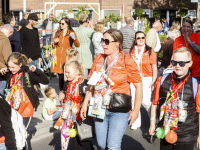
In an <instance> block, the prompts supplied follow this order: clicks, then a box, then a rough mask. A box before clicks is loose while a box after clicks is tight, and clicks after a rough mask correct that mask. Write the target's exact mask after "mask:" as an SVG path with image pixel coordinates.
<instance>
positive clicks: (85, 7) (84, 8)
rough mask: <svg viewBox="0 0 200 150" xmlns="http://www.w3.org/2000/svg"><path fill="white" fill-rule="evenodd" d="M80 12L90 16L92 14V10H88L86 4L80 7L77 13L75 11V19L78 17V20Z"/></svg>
mask: <svg viewBox="0 0 200 150" xmlns="http://www.w3.org/2000/svg"><path fill="white" fill-rule="evenodd" d="M80 14H84V15H85V16H88V15H89V14H90V11H89V10H87V6H86V5H85V6H79V7H78V10H77V13H75V15H74V19H76V20H77V21H78V20H79V15H80Z"/></svg>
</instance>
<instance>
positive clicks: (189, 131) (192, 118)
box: [158, 74, 199, 144]
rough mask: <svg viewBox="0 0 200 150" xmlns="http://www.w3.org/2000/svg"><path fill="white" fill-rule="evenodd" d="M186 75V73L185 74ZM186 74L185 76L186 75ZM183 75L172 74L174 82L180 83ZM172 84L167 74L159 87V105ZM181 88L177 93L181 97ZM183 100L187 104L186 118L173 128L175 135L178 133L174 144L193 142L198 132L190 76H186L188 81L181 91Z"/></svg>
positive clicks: (197, 118)
mask: <svg viewBox="0 0 200 150" xmlns="http://www.w3.org/2000/svg"><path fill="white" fill-rule="evenodd" d="M187 75H188V74H187ZM187 75H186V76H187ZM186 76H185V77H183V78H178V77H177V76H176V75H175V74H174V79H175V82H176V84H178V83H180V81H182V80H184V79H185V78H186ZM171 85H172V81H171V74H169V75H168V76H167V77H166V78H165V80H164V82H163V84H162V86H161V88H160V97H161V98H162V97H163V98H162V99H160V103H159V107H161V105H162V104H163V103H164V102H165V97H166V96H167V92H168V91H169V88H170V86H171ZM182 90H183V89H181V91H180V93H179V97H180V98H181V97H182V96H181V94H182ZM183 101H184V102H186V103H187V104H188V106H187V108H186V110H187V118H186V121H185V122H178V129H177V130H174V131H175V132H176V133H177V135H178V140H177V142H176V144H180V143H181V144H182V143H184V144H186V143H187V144H188V143H194V142H196V140H197V137H198V134H199V113H198V112H196V103H195V100H194V95H193V85H192V76H190V77H189V78H188V81H187V82H186V83H185V85H184V91H183ZM163 120H164V117H163V119H162V120H161V121H160V122H159V123H158V126H162V125H163Z"/></svg>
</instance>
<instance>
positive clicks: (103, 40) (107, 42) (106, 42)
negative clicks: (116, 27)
mask: <svg viewBox="0 0 200 150" xmlns="http://www.w3.org/2000/svg"><path fill="white" fill-rule="evenodd" d="M103 42H104V43H105V44H106V45H109V44H110V43H112V42H117V41H109V39H103V38H101V43H103Z"/></svg>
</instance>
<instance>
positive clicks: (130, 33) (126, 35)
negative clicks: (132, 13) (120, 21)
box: [120, 17, 136, 55]
mask: <svg viewBox="0 0 200 150" xmlns="http://www.w3.org/2000/svg"><path fill="white" fill-rule="evenodd" d="M133 26H134V18H133V17H127V18H126V26H125V27H124V28H121V29H120V31H121V32H122V34H123V51H124V53H125V54H126V55H127V54H128V52H129V49H130V48H131V46H132V44H133V42H134V40H135V32H136V31H135V30H134V29H133Z"/></svg>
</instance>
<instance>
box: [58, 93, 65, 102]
mask: <svg viewBox="0 0 200 150" xmlns="http://www.w3.org/2000/svg"><path fill="white" fill-rule="evenodd" d="M58 98H59V100H60V101H62V100H63V99H64V98H65V94H64V93H63V92H60V93H59V95H58Z"/></svg>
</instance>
